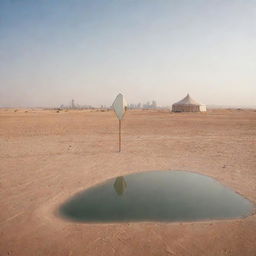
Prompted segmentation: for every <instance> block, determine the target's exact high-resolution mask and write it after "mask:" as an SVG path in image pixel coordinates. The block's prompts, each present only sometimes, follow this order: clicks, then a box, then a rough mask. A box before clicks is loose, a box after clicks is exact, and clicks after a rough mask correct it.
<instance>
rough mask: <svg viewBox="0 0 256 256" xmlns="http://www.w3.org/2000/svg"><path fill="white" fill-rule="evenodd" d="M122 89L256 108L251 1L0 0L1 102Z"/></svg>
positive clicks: (49, 102)
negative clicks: (187, 94)
mask: <svg viewBox="0 0 256 256" xmlns="http://www.w3.org/2000/svg"><path fill="white" fill-rule="evenodd" d="M119 92H121V93H123V94H124V95H125V97H126V99H127V101H128V103H137V102H145V101H148V100H153V99H154V100H156V101H157V103H158V104H159V105H171V104H172V103H174V102H176V101H178V100H180V99H181V98H183V97H184V96H185V95H186V93H187V92H189V93H190V94H191V96H192V97H194V98H195V99H197V100H198V101H201V102H203V103H205V104H221V105H224V104H225V105H256V0H208V1H207V0H90V1H86V0H61V1H59V0H36V1H35V0H0V106H10V107H15V106H57V105H60V104H68V103H69V102H70V101H71V99H72V98H73V99H75V101H76V102H77V103H80V104H92V105H95V106H97V105H100V104H106V105H110V104H112V102H113V100H114V98H115V96H116V94H118V93H119Z"/></svg>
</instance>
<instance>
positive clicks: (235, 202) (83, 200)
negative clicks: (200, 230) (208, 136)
mask: <svg viewBox="0 0 256 256" xmlns="http://www.w3.org/2000/svg"><path fill="white" fill-rule="evenodd" d="M254 210H255V208H254V205H253V204H252V203H251V202H250V201H249V200H247V199H246V198H244V197H242V196H241V195H239V194H237V193H235V192H234V191H233V190H231V189H229V188H227V187H225V186H223V185H222V184H220V183H219V182H217V181H216V180H214V179H213V178H210V177H208V176H204V175H200V174H197V173H192V172H185V171H150V172H142V173H135V174H131V175H127V176H121V177H117V178H114V179H111V180H107V181H106V182H104V183H101V184H99V185H97V186H94V187H91V188H89V189H87V190H85V191H83V192H81V193H79V194H77V195H75V196H74V197H72V198H71V199H70V200H68V201H67V202H65V203H64V204H63V205H62V206H61V207H60V209H59V212H60V214H61V215H62V216H63V217H65V218H69V219H71V220H73V221H78V222H122V221H197V220H209V219H227V218H228V219H229V218H238V217H245V216H248V215H250V214H251V213H252V212H253V211H254Z"/></svg>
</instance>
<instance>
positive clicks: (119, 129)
mask: <svg viewBox="0 0 256 256" xmlns="http://www.w3.org/2000/svg"><path fill="white" fill-rule="evenodd" d="M119 152H121V120H119Z"/></svg>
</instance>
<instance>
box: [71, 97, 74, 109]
mask: <svg viewBox="0 0 256 256" xmlns="http://www.w3.org/2000/svg"><path fill="white" fill-rule="evenodd" d="M71 108H72V109H74V108H75V100H73V99H72V101H71Z"/></svg>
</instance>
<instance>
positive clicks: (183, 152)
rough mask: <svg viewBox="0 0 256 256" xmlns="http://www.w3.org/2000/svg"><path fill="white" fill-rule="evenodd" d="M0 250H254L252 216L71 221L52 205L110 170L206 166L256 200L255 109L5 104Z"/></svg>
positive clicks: (0, 115) (0, 129)
mask: <svg viewBox="0 0 256 256" xmlns="http://www.w3.org/2000/svg"><path fill="white" fill-rule="evenodd" d="M0 120H1V122H0V135H1V138H0V140H1V144H0V145H1V146H0V156H1V171H0V175H1V183H0V191H1V199H0V200H1V201H0V207H1V213H0V255H18V256H27V255H37V256H39V255H52V256H56V255H67V256H70V255H93V256H97V255H123V256H125V255H179V256H182V255H184V256H185V255H212V256H215V255H218V256H221V255H237V256H241V255H243V256H253V255H256V246H255V241H256V216H255V215H250V216H249V217H246V218H241V219H232V220H218V221H215V220H209V221H199V222H178V223H175V222H174V223H172V222H167V223H166V222H147V221H145V222H124V223H111V224H100V223H94V224H93V223H76V222H72V221H68V220H66V219H63V218H61V217H60V216H59V215H58V214H57V209H58V207H59V206H60V205H61V204H62V203H63V202H65V201H66V200H67V199H68V198H70V197H71V196H73V195H74V194H75V193H77V192H79V191H81V190H84V189H86V188H89V187H91V186H92V185H95V184H98V183H100V182H103V181H105V180H107V179H109V178H113V177H116V176H122V175H125V174H130V173H135V172H142V171H148V170H187V171H193V172H197V173H201V174H205V175H208V176H210V177H213V178H215V179H216V180H218V181H219V182H221V183H222V184H224V185H226V186H228V187H230V188H231V189H233V190H234V191H236V192H237V193H239V194H241V195H243V196H244V197H245V198H247V199H249V200H251V201H252V202H254V203H255V202H256V186H255V184H256V172H255V171H256V163H255V159H256V156H255V152H256V147H255V139H256V112H255V110H231V109H229V110H228V109H222V110H209V111H208V112H207V113H170V112H169V111H167V110H166V111H165V110H133V111H127V113H126V116H125V119H124V122H123V134H122V136H123V141H122V142H123V145H122V152H121V153H118V121H117V119H116V117H115V115H114V113H113V111H96V110H86V111H85V110H68V111H65V110H63V111H56V110H31V109H18V110H16V111H15V110H14V109H1V110H0Z"/></svg>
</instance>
